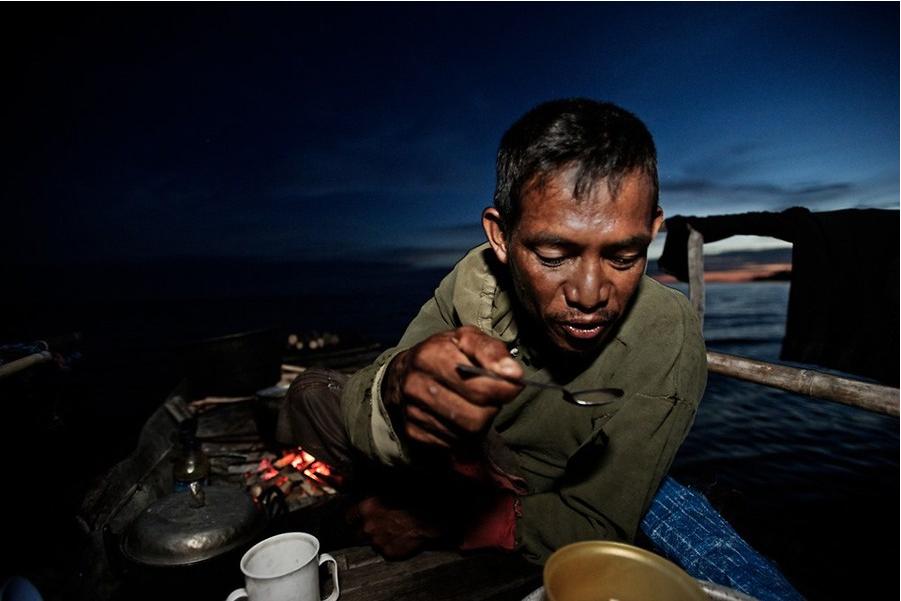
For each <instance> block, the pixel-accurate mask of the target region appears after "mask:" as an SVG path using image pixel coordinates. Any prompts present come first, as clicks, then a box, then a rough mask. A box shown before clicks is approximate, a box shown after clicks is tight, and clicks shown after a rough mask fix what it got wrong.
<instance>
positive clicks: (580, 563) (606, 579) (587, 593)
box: [544, 541, 708, 601]
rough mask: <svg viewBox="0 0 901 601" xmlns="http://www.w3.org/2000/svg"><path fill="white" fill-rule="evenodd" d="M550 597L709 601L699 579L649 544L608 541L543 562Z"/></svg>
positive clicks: (558, 600)
mask: <svg viewBox="0 0 901 601" xmlns="http://www.w3.org/2000/svg"><path fill="white" fill-rule="evenodd" d="M544 592H545V595H546V596H547V598H548V600H549V601H657V600H659V601H708V597H707V595H706V594H705V593H704V590H703V589H702V588H701V585H700V584H698V582H697V581H696V580H695V579H694V578H692V577H691V576H689V575H688V574H686V573H685V572H684V571H682V569H680V568H679V567H678V566H676V565H675V564H673V563H671V562H669V561H667V560H665V559H663V558H662V557H660V556H658V555H654V554H653V553H651V552H649V551H645V550H644V549H639V548H638V547H633V546H632V545H626V544H623V543H614V542H609V541H588V542H583V543H573V544H571V545H567V546H565V547H562V548H560V549H558V550H557V551H556V552H554V554H553V555H551V556H550V558H549V559H548V560H547V563H545V564H544Z"/></svg>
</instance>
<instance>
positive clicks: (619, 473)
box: [342, 244, 707, 561]
mask: <svg viewBox="0 0 901 601" xmlns="http://www.w3.org/2000/svg"><path fill="white" fill-rule="evenodd" d="M503 269H504V268H503V267H502V266H500V265H498V264H497V262H496V261H495V260H494V258H493V254H492V251H491V249H490V247H488V245H487V244H484V245H482V246H480V247H477V248H475V249H473V250H472V251H470V252H469V254H467V255H466V256H465V257H464V258H463V259H462V260H461V261H460V262H459V263H457V265H456V267H455V268H454V269H453V271H452V272H451V273H450V274H448V275H447V276H446V277H445V278H444V280H442V282H441V284H440V285H439V286H438V288H437V290H436V291H435V295H434V297H433V298H431V299H430V300H429V301H428V302H426V303H425V305H423V307H422V309H421V310H420V312H419V314H418V315H417V316H416V318H415V319H414V320H413V321H412V322H411V323H410V325H409V326H408V328H407V331H406V333H405V334H404V335H403V338H402V339H401V341H400V343H399V344H398V346H397V347H395V348H393V349H391V350H389V351H386V352H385V353H384V354H382V355H381V356H380V357H379V358H378V359H377V360H376V362H375V363H374V364H373V365H371V366H369V367H367V368H364V369H363V370H361V371H359V372H358V373H356V374H355V375H353V376H352V377H351V379H350V381H349V382H348V384H347V385H346V387H345V389H344V392H343V396H342V412H343V416H344V420H345V426H346V428H347V431H348V433H349V435H350V438H351V442H352V444H353V445H354V446H355V447H356V448H358V449H359V450H361V451H362V452H363V453H365V454H366V455H368V456H369V457H371V458H373V459H376V460H380V461H382V462H384V463H393V462H398V461H403V460H404V459H403V457H404V455H405V451H404V445H403V442H402V441H401V440H399V437H397V436H396V434H395V433H394V432H393V431H392V430H391V427H390V421H389V420H388V418H387V414H386V413H385V410H384V407H383V406H382V404H381V399H380V394H379V388H380V382H381V373H382V372H383V371H384V366H386V365H387V364H388V363H389V362H390V361H391V359H393V358H394V357H395V356H396V355H397V354H398V353H399V352H400V351H402V350H404V349H407V348H410V347H411V346H413V345H415V344H416V343H418V342H420V341H422V340H424V339H425V338H427V337H428V336H430V335H432V334H435V333H437V332H442V331H446V330H449V329H453V328H456V327H459V326H461V325H468V324H469V325H475V326H477V327H479V328H480V329H481V330H482V331H483V332H485V333H486V334H489V335H491V336H493V337H495V338H499V339H500V340H502V341H504V342H506V343H507V345H508V347H509V348H510V349H511V351H512V353H513V354H514V355H515V356H516V358H517V360H518V361H519V362H520V363H521V364H522V365H523V368H524V370H525V373H526V376H527V377H529V378H535V379H539V380H542V379H544V380H545V381H552V380H554V379H555V377H554V376H553V375H552V372H553V373H554V374H557V377H556V380H557V381H558V382H559V383H561V384H565V385H567V386H568V387H570V389H571V390H578V389H587V388H597V387H602V386H603V387H606V386H611V387H617V388H621V389H623V390H624V391H625V395H623V397H622V398H621V399H619V400H617V401H615V402H614V403H612V404H608V405H602V406H597V407H578V406H575V405H571V404H569V403H566V402H565V401H563V400H562V398H561V396H560V393H559V392H556V391H553V390H543V389H536V388H531V387H527V388H525V389H524V390H523V391H522V392H521V393H520V394H519V396H517V397H516V399H514V400H513V401H512V402H511V403H509V404H507V405H505V406H504V407H503V408H502V409H501V411H500V413H499V414H498V415H497V417H496V418H495V420H494V424H493V427H494V429H495V430H496V431H497V432H498V433H499V434H500V436H501V438H502V439H503V440H504V442H505V443H506V445H507V446H508V447H509V448H510V449H511V450H512V451H513V453H514V454H515V456H516V458H517V459H518V462H519V468H520V475H521V476H522V477H523V478H524V479H525V480H526V483H527V484H528V487H529V493H528V494H527V495H526V496H523V497H522V498H521V499H520V502H521V516H520V517H519V519H518V520H517V524H516V544H517V546H518V547H519V548H520V549H521V550H522V551H523V553H524V554H525V555H526V557H528V558H530V559H532V560H537V561H541V560H543V559H545V558H546V557H547V555H549V554H550V553H551V552H552V551H553V550H554V549H556V548H558V547H561V546H563V545H565V544H568V543H571V542H575V541H579V540H586V539H612V540H624V541H632V540H634V537H635V534H636V532H637V529H638V525H639V522H640V521H641V518H642V516H643V515H644V513H645V511H646V510H647V508H648V506H649V504H650V502H651V499H652V498H653V496H654V494H655V493H656V491H657V487H658V486H659V484H660V482H661V480H662V479H663V477H664V476H665V475H666V473H667V471H668V470H669V467H670V465H671V463H672V461H673V458H674V456H675V454H676V451H677V450H678V448H679V446H680V445H681V444H682V441H683V440H684V439H685V436H686V435H687V434H688V430H689V428H690V427H691V424H692V421H693V420H694V415H695V411H696V409H697V407H698V403H699V401H700V399H701V396H702V394H703V392H704V387H705V385H706V378H707V362H706V353H705V349H704V341H703V337H702V335H701V330H700V325H699V322H698V319H697V316H696V315H695V313H694V311H693V310H692V308H691V306H690V305H689V303H688V301H687V300H686V298H685V297H684V296H683V295H682V294H681V293H679V292H678V291H675V290H672V289H670V288H667V287H665V286H663V285H661V284H659V283H657V282H656V281H654V280H653V279H651V278H649V277H647V276H645V277H643V278H642V281H641V283H640V285H639V288H638V291H637V292H636V295H635V298H634V301H633V303H632V305H631V306H630V309H629V310H628V312H627V314H626V315H625V316H624V318H623V320H622V321H621V322H620V325H619V326H618V329H617V331H616V332H615V335H614V337H612V338H611V339H610V341H609V342H608V343H607V344H606V345H605V347H604V348H603V350H602V351H601V352H600V354H599V355H598V356H597V358H596V359H594V361H593V362H591V363H590V364H589V365H588V366H587V367H586V368H584V369H581V370H580V371H579V372H578V373H568V374H567V366H560V365H544V364H543V361H542V357H541V356H540V354H538V353H536V352H535V351H534V350H532V349H531V348H530V345H529V344H528V342H527V340H528V335H527V333H526V332H520V331H519V329H518V327H517V323H516V320H515V318H514V314H513V308H512V305H511V302H512V297H511V293H510V292H508V290H506V289H505V288H509V286H504V284H503V282H504V281H505V280H504V277H503V275H502V274H503ZM499 274H501V275H500V277H499ZM570 371H572V370H570ZM391 445H394V449H393V450H389V451H387V452H386V451H385V447H386V446H388V447H390V446H391Z"/></svg>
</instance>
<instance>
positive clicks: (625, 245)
mask: <svg viewBox="0 0 901 601" xmlns="http://www.w3.org/2000/svg"><path fill="white" fill-rule="evenodd" d="M657 190H658V184H657V158H656V151H655V149H654V142H653V139H652V138H651V135H650V133H649V132H648V130H647V128H646V127H645V126H644V124H643V123H642V122H641V121H639V120H638V119H637V118H636V117H635V116H634V115H632V114H631V113H628V112H627V111H624V110H623V109H621V108H619V107H617V106H615V105H612V104H609V103H599V102H594V101H591V100H583V99H575V100H559V101H553V102H548V103H545V104H542V105H539V106H538V107H536V108H534V109H532V110H531V111H530V112H528V113H527V114H526V115H525V116H523V117H522V118H521V119H520V120H519V121H517V122H516V123H515V124H513V126H512V127H511V128H510V129H509V130H508V131H507V133H505V134H504V137H503V138H502V140H501V145H500V148H499V150H498V157H497V189H496V191H495V196H494V207H492V208H488V209H485V212H484V213H483V215H482V223H483V226H484V228H485V233H486V235H487V236H488V240H489V242H490V243H491V246H492V248H493V249H494V252H495V255H496V256H497V258H498V260H499V261H500V262H501V263H503V264H505V265H507V266H508V267H509V268H510V275H511V277H512V280H513V283H514V287H515V291H516V295H517V298H518V300H519V303H520V305H521V306H522V308H523V309H524V310H525V312H526V313H527V314H528V315H529V316H530V317H531V318H532V320H533V322H534V325H536V326H539V327H540V328H541V330H542V331H543V333H544V335H545V338H547V340H548V341H549V342H550V343H552V344H553V345H554V346H555V347H557V348H558V349H560V350H563V351H570V352H580V353H586V352H591V351H593V350H596V349H597V348H599V347H600V346H601V344H602V343H603V342H604V341H605V340H606V337H607V334H608V333H609V332H610V331H611V330H612V329H613V326H614V325H615V324H616V323H617V321H618V320H619V319H621V317H622V316H623V314H624V313H625V311H626V309H627V308H628V305H629V303H630V301H631V299H632V296H633V295H634V294H635V291H636V290H637V288H638V284H639V282H640V280H641V277H642V275H643V274H644V270H645V265H646V262H647V261H646V254H647V247H648V245H649V244H650V242H651V240H652V239H653V238H654V236H655V235H656V234H657V231H658V230H659V228H660V225H661V224H662V222H663V213H662V212H661V211H660V209H659V207H658V205H657V195H658V192H657Z"/></svg>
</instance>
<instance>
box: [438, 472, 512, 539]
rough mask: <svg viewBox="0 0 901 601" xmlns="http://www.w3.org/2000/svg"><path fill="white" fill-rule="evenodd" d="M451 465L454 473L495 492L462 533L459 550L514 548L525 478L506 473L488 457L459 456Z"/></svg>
mask: <svg viewBox="0 0 901 601" xmlns="http://www.w3.org/2000/svg"><path fill="white" fill-rule="evenodd" d="M452 465H453V469H454V471H455V472H457V473H458V474H460V475H462V476H465V477H467V478H469V479H471V480H475V481H477V482H479V483H481V484H483V485H485V486H486V487H487V488H488V491H489V492H488V494H491V495H492V498H491V499H490V502H489V503H486V504H485V505H484V509H483V510H482V511H481V512H480V513H479V515H478V516H477V518H476V519H475V520H474V521H473V522H472V523H470V524H469V527H468V528H467V530H466V532H465V533H464V534H463V542H462V543H461V544H460V549H461V550H464V551H469V550H474V549H485V548H491V549H502V550H505V551H512V550H513V549H514V548H515V547H516V518H517V517H519V516H521V515H522V509H521V506H520V503H519V495H521V494H525V491H526V483H525V480H523V479H522V478H520V477H518V476H514V475H512V474H510V473H508V472H505V471H504V470H502V469H501V468H500V467H498V465H497V464H496V463H495V462H493V461H491V459H490V458H487V457H483V458H478V459H471V460H464V459H460V458H459V457H456V458H454V460H453V464H452ZM492 489H493V490H494V492H493V493H491V492H490V491H491V490H492Z"/></svg>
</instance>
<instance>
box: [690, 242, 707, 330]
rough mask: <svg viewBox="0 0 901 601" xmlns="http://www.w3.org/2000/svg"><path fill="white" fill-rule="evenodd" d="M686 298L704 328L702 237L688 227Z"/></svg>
mask: <svg viewBox="0 0 901 601" xmlns="http://www.w3.org/2000/svg"><path fill="white" fill-rule="evenodd" d="M688 297H689V299H690V300H691V306H692V307H694V310H695V312H696V313H697V314H698V320H700V322H701V328H703V327H704V236H702V235H701V232H699V231H697V230H695V229H692V227H691V226H690V225H689V226H688Z"/></svg>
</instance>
